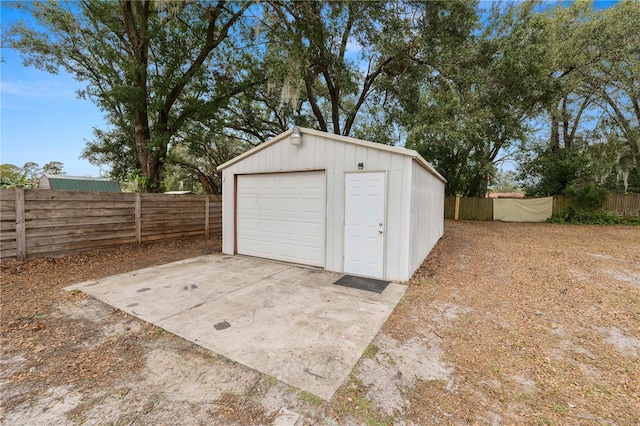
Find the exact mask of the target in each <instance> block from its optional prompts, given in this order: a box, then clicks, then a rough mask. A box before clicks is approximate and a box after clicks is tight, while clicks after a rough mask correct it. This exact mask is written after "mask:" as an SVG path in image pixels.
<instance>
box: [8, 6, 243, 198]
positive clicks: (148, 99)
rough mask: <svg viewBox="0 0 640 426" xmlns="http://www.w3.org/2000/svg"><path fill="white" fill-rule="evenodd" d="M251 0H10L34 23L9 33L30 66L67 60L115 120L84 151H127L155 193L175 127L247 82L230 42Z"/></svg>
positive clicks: (64, 65) (211, 107)
mask: <svg viewBox="0 0 640 426" xmlns="http://www.w3.org/2000/svg"><path fill="white" fill-rule="evenodd" d="M249 5H250V2H249V1H239V2H226V1H222V0H220V1H198V2H171V1H162V2H161V1H157V2H153V1H125V0H121V1H119V2H118V3H115V2H111V1H89V0H82V1H80V2H28V3H14V4H13V7H17V8H21V9H24V10H25V11H26V12H28V13H30V14H31V16H32V17H33V18H34V19H35V22H36V23H37V25H38V27H30V26H29V25H27V24H26V23H24V22H21V23H18V24H16V25H14V26H12V27H10V28H9V31H8V34H9V40H10V46H11V47H13V48H16V49H17V50H19V51H20V52H21V53H22V54H23V57H24V59H25V63H26V64H27V65H34V66H36V67H38V68H40V69H44V70H47V71H50V72H56V71H57V69H58V68H60V67H62V68H65V69H66V70H67V71H68V72H69V73H71V74H73V75H75V77H76V78H77V79H78V80H80V81H84V82H86V83H87V87H86V89H85V90H84V91H83V92H82V93H81V96H84V97H88V98H90V99H92V100H93V101H94V102H96V104H97V105H98V106H99V107H100V108H101V109H102V110H103V111H104V112H105V113H106V116H107V119H108V121H109V122H110V123H111V124H112V125H113V126H114V130H111V131H101V133H100V136H101V138H99V139H98V140H97V141H95V142H94V143H93V145H95V147H93V148H92V147H90V148H89V153H88V157H89V158H93V159H98V158H106V157H104V156H103V157H100V156H101V155H104V154H100V152H102V153H104V152H105V149H104V146H103V145H101V144H103V143H106V144H111V145H114V144H115V145H116V147H117V148H118V150H119V151H127V150H131V151H132V152H133V153H134V154H135V164H134V165H133V168H135V169H139V170H140V174H141V176H142V177H143V184H144V189H145V190H147V191H157V190H159V185H160V180H161V175H162V171H163V168H164V164H165V161H166V157H167V153H168V151H169V148H170V145H171V143H172V142H173V140H174V139H175V136H176V134H177V133H178V132H179V131H180V130H181V129H183V128H184V127H185V126H186V125H187V123H188V122H190V121H197V120H199V119H200V118H201V117H203V116H204V117H206V116H209V115H210V114H211V112H212V111H216V110H217V109H219V108H220V106H221V105H224V103H225V102H226V101H227V99H228V98H229V97H230V96H232V95H233V94H235V93H238V92H239V91H241V90H242V87H241V86H239V85H238V84H236V83H237V82H236V81H234V78H233V77H234V76H233V75H231V70H229V67H228V63H227V61H226V60H225V56H226V54H227V53H228V52H226V51H224V47H225V41H226V40H227V39H228V37H229V34H230V32H231V31H232V29H233V28H234V25H235V24H236V23H237V22H238V20H239V19H240V18H241V17H242V16H243V14H244V12H245V10H246V9H247V8H248V7H249ZM39 28H41V29H39ZM122 135H124V136H125V137H124V138H122V137H120V136H122ZM112 136H114V137H115V138H114V139H112V138H111V137H112ZM123 143H126V144H129V145H127V146H124V145H121V144H123ZM93 152H97V153H98V154H94V153H93Z"/></svg>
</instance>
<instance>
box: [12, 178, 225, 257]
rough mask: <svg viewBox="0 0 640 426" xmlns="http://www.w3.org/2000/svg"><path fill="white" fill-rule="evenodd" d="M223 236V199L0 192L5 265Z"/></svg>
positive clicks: (161, 195)
mask: <svg viewBox="0 0 640 426" xmlns="http://www.w3.org/2000/svg"><path fill="white" fill-rule="evenodd" d="M221 233H222V199H221V198H220V197H217V196H201V195H166V194H138V193H108V192H75V191H52V190H35V189H27V190H25V189H23V188H16V189H15V190H13V189H2V190H0V259H1V260H5V259H14V258H17V259H26V258H27V257H38V256H47V255H60V254H64V253H70V252H77V251H83V250H91V249H96V248H103V247H110V246H115V245H120V244H129V243H136V242H137V243H144V242H148V241H158V240H167V239H176V238H185V237H194V236H205V237H209V236H211V235H220V234H221Z"/></svg>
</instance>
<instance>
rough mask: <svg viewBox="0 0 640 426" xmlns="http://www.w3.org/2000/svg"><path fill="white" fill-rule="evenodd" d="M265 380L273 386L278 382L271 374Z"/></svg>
mask: <svg viewBox="0 0 640 426" xmlns="http://www.w3.org/2000/svg"><path fill="white" fill-rule="evenodd" d="M267 382H268V383H269V385H271V386H275V385H277V384H278V379H276V378H275V377H273V376H269V377H268V378H267Z"/></svg>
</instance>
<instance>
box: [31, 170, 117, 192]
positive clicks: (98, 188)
mask: <svg viewBox="0 0 640 426" xmlns="http://www.w3.org/2000/svg"><path fill="white" fill-rule="evenodd" d="M43 177H45V178H47V180H48V181H49V186H50V188H51V189H54V190H57V191H88V192H121V190H120V184H119V183H118V182H115V181H113V180H111V179H109V178H93V177H84V176H67V175H47V174H45V175H43Z"/></svg>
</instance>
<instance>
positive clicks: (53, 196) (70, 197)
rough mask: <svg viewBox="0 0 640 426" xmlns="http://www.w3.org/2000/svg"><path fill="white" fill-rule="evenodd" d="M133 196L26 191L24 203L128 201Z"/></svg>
mask: <svg viewBox="0 0 640 426" xmlns="http://www.w3.org/2000/svg"><path fill="white" fill-rule="evenodd" d="M135 195H136V194H134V193H132V192H85V191H56V190H52V189H37V190H35V189H34V190H28V191H26V194H25V199H26V201H44V200H61V201H65V200H66V201H85V202H86V201H104V202H111V201H130V202H133V200H134V199H135Z"/></svg>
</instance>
